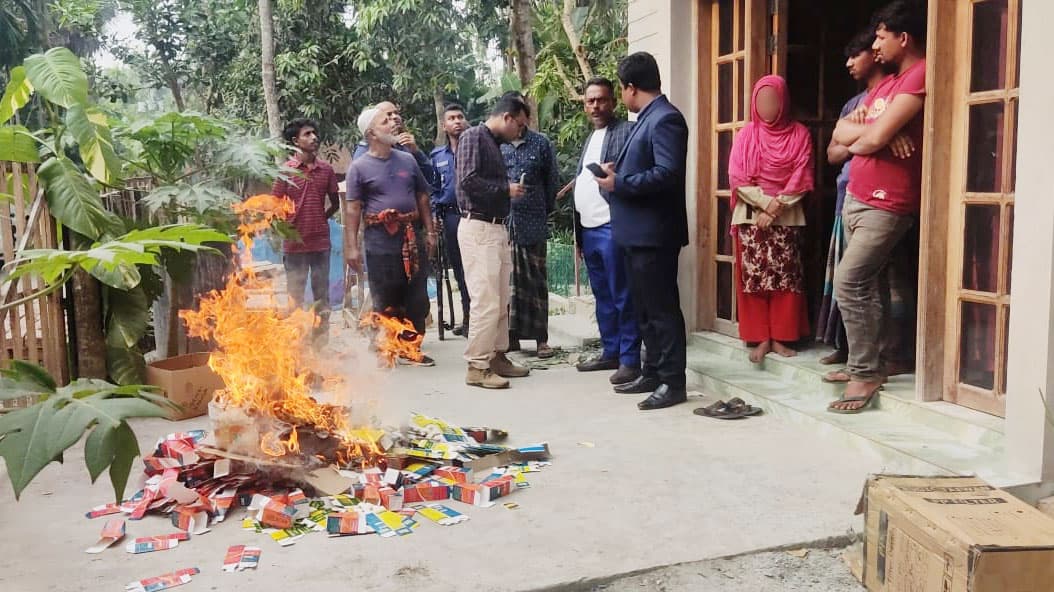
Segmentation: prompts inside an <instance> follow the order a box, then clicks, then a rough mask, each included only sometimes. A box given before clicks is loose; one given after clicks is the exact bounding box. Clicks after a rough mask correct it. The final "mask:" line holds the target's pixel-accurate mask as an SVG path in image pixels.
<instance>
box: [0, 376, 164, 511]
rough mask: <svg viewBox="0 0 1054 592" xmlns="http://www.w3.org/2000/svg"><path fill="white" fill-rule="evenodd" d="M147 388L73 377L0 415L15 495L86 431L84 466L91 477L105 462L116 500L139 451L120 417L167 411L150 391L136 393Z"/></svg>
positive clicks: (2, 447)
mask: <svg viewBox="0 0 1054 592" xmlns="http://www.w3.org/2000/svg"><path fill="white" fill-rule="evenodd" d="M149 388H150V387H139V386H127V387H117V386H115V385H112V384H109V383H107V382H104V381H100V380H78V381H75V382H73V383H71V384H69V385H67V386H65V387H62V388H60V389H58V391H56V392H55V393H54V394H53V395H51V396H49V397H48V398H47V399H45V400H43V401H41V402H39V403H37V404H35V405H33V406H31V407H27V408H25V409H20V410H18V411H14V412H11V413H9V414H7V415H4V416H0V456H2V457H3V458H4V461H5V463H6V465H7V472H8V477H9V478H10V480H11V486H12V487H13V488H14V490H15V497H16V498H18V497H19V496H20V495H21V494H22V491H23V490H25V488H26V486H27V485H28V484H29V482H30V481H32V480H33V478H34V477H35V476H36V475H37V474H38V473H40V471H41V470H42V469H43V468H44V467H46V466H47V465H48V464H49V463H51V462H53V461H55V460H60V459H61V457H62V453H63V452H64V451H65V450H66V449H67V448H69V447H70V446H72V445H73V444H75V443H76V442H77V441H79V440H80V438H81V436H83V435H84V432H85V431H86V430H89V429H91V430H92V431H93V433H92V435H91V436H89V438H88V439H89V442H88V443H86V448H85V464H87V465H88V470H89V473H90V474H91V475H92V476H93V478H94V477H97V476H98V475H99V473H101V472H102V469H103V468H104V467H105V466H110V480H111V481H112V482H113V485H114V492H115V494H116V497H117V499H118V500H119V499H120V497H121V495H122V494H123V492H124V487H125V484H126V483H127V481H128V473H129V472H130V471H131V461H132V459H134V458H135V457H136V456H137V455H138V454H139V446H138V444H137V443H136V442H135V435H134V434H133V433H132V432H131V429H130V428H129V427H128V424H127V423H125V420H127V419H129V418H132V417H164V416H166V415H167V414H168V411H169V409H168V407H169V406H168V405H164V404H161V403H159V402H158V400H157V399H156V397H155V396H154V395H153V394H151V393H145V394H144V395H140V394H139V393H140V390H142V389H149ZM147 395H148V396H147ZM99 432H102V433H99ZM106 432H113V433H112V434H107V433H106ZM107 455H109V456H107Z"/></svg>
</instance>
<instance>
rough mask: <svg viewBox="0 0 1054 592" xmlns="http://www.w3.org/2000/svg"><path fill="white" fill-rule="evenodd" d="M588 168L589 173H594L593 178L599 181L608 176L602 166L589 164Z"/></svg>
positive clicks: (593, 163)
mask: <svg viewBox="0 0 1054 592" xmlns="http://www.w3.org/2000/svg"><path fill="white" fill-rule="evenodd" d="M586 168H587V169H589V172H591V173H593V176H595V177H596V178H598V179H603V178H604V177H607V176H608V174H607V171H605V170H604V169H602V168H600V165H599V164H597V163H595V162H591V163H589V164H587V165H586Z"/></svg>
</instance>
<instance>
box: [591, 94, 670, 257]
mask: <svg viewBox="0 0 1054 592" xmlns="http://www.w3.org/2000/svg"><path fill="white" fill-rule="evenodd" d="M687 157H688V124H687V123H686V122H685V120H684V116H683V115H681V112H680V111H678V110H677V108H676V107H674V106H673V105H671V104H670V101H668V100H667V99H666V96H665V95H659V96H658V97H657V98H655V99H654V100H653V101H652V102H651V103H648V105H647V106H646V107H645V108H644V109H642V110H641V112H640V114H639V115H638V117H637V124H636V125H635V126H634V127H633V131H632V132H631V133H630V136H629V139H628V140H627V141H626V146H625V148H623V150H622V153H621V154H620V155H619V157H618V159H617V160H616V161H615V190H614V191H613V192H612V194H611V199H610V203H611V226H612V233H613V235H614V237H615V242H616V243H618V244H619V245H620V246H622V247H677V248H679V247H683V246H685V245H687V244H688V211H687V208H686V206H685V188H684V185H685V172H686V168H685V160H686V159H687Z"/></svg>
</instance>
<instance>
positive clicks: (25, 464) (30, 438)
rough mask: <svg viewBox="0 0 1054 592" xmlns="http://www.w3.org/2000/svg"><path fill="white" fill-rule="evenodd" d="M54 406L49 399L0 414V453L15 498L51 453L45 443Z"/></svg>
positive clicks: (48, 460)
mask: <svg viewBox="0 0 1054 592" xmlns="http://www.w3.org/2000/svg"><path fill="white" fill-rule="evenodd" d="M55 411H56V409H55V406H54V404H52V402H51V401H50V399H47V400H44V401H41V402H39V403H37V404H35V405H32V406H30V407H26V408H25V409H19V410H18V411H12V412H10V413H8V414H7V415H0V456H2V457H4V462H5V464H6V465H7V476H8V478H10V479H11V486H12V487H13V488H14V490H15V499H18V496H19V495H21V494H22V490H23V489H25V488H26V485H29V482H30V481H32V480H33V477H36V475H37V473H39V472H40V470H41V469H43V468H44V467H45V466H47V465H48V463H50V462H51V461H52V460H54V458H55V455H54V453H52V451H51V446H50V445H49V443H48V437H49V431H50V429H51V425H52V423H53V422H52V419H53V418H54V417H55Z"/></svg>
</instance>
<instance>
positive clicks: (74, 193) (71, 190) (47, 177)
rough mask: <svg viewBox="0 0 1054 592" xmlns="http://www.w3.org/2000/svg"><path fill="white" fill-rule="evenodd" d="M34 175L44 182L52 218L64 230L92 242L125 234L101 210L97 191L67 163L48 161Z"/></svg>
mask: <svg viewBox="0 0 1054 592" xmlns="http://www.w3.org/2000/svg"><path fill="white" fill-rule="evenodd" d="M37 175H38V176H39V177H40V179H41V181H43V182H44V187H45V192H44V196H45V197H46V198H47V200H48V207H49V208H50V209H51V215H52V216H54V217H55V219H56V220H58V221H59V222H61V223H62V224H63V225H64V226H67V227H69V228H71V229H73V230H75V231H77V232H78V233H80V234H82V235H84V236H86V237H88V238H89V239H92V240H99V239H100V238H102V237H103V236H115V235H118V234H120V233H121V231H122V230H124V224H122V223H121V219H120V218H118V217H117V216H116V215H115V214H113V213H111V212H109V211H107V210H106V208H104V207H103V205H102V199H101V198H100V197H99V191H98V189H97V188H96V187H94V186H93V185H92V183H90V182H89V181H88V178H87V177H85V176H84V174H83V173H81V171H80V169H78V168H77V165H75V164H73V161H71V160H70V159H68V158H66V157H65V156H56V157H55V158H49V159H48V160H47V161H45V162H44V164H42V165H40V168H39V169H37Z"/></svg>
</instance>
